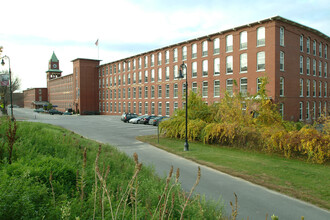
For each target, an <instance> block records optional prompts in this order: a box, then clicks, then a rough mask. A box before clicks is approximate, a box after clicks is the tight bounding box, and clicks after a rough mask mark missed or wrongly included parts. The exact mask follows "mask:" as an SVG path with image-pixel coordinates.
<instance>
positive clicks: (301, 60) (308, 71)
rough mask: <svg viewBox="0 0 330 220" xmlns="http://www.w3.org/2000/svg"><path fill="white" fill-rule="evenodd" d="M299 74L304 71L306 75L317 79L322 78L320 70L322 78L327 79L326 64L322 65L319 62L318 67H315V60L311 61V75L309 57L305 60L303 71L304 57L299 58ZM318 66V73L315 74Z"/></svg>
mask: <svg viewBox="0 0 330 220" xmlns="http://www.w3.org/2000/svg"><path fill="white" fill-rule="evenodd" d="M299 63H300V64H299V69H300V70H299V72H300V74H304V72H305V71H306V75H311V74H312V75H313V76H316V75H318V76H319V77H322V69H323V72H324V77H325V78H327V77H328V63H327V62H324V63H323V64H322V61H320V60H319V62H318V65H317V61H316V60H315V59H313V64H312V68H313V69H312V71H313V72H312V73H311V59H310V58H309V57H307V58H306V69H304V57H303V56H300V62H299ZM317 66H318V72H316V71H317V70H316V69H317V68H316V67H317Z"/></svg>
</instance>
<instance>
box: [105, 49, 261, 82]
mask: <svg viewBox="0 0 330 220" xmlns="http://www.w3.org/2000/svg"><path fill="white" fill-rule="evenodd" d="M247 63H248V62H247V53H243V54H241V55H240V73H246V72H247V71H248V65H247ZM197 65H198V63H197V62H192V63H191V78H196V77H197V76H198V74H197V69H198V66H197ZM233 66H234V65H233V56H227V57H226V74H233ZM256 70H257V71H264V70H265V52H264V51H261V52H258V53H257V66H256ZM201 74H202V77H207V76H208V74H209V63H208V60H203V61H202V73H201ZM185 75H186V74H185ZM213 75H220V58H215V59H214V60H213ZM178 76H179V67H178V65H174V66H173V69H172V79H173V80H176V79H178ZM143 77H144V78H143ZM149 78H150V82H155V80H156V78H155V70H154V69H152V70H151V71H150V74H149V71H148V70H145V71H144V75H143V74H142V72H141V71H140V72H138V73H135V72H134V73H133V74H132V79H131V74H130V73H128V74H127V84H128V85H130V84H135V83H139V84H141V83H142V82H144V83H148V82H149ZM162 79H163V73H162V68H158V70H157V81H158V82H161V81H162ZM169 80H170V67H168V66H167V67H165V81H169ZM117 84H118V85H121V84H123V85H125V84H126V74H123V75H118V76H113V77H111V76H110V77H107V78H102V79H99V88H108V87H109V86H110V87H111V86H117Z"/></svg>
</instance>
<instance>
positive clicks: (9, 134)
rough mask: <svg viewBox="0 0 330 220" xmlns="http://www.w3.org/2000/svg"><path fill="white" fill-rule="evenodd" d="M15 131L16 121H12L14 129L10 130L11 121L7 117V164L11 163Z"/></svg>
mask: <svg viewBox="0 0 330 220" xmlns="http://www.w3.org/2000/svg"><path fill="white" fill-rule="evenodd" d="M16 131H17V124H16V121H15V120H14V127H13V128H12V121H11V120H10V119H9V117H8V130H7V132H6V137H7V139H8V152H9V158H8V162H9V164H11V163H12V155H13V147H14V143H15V140H16Z"/></svg>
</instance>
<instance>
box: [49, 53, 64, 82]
mask: <svg viewBox="0 0 330 220" xmlns="http://www.w3.org/2000/svg"><path fill="white" fill-rule="evenodd" d="M46 73H47V81H48V80H51V79H55V78H58V77H61V76H62V71H61V70H60V65H59V61H58V59H57V57H56V55H55V53H54V52H53V55H52V57H51V58H50V60H49V63H48V70H47V71H46Z"/></svg>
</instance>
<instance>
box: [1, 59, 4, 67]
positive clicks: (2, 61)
mask: <svg viewBox="0 0 330 220" xmlns="http://www.w3.org/2000/svg"><path fill="white" fill-rule="evenodd" d="M1 65H2V66H4V65H5V61H4V60H3V58H2V60H1Z"/></svg>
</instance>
